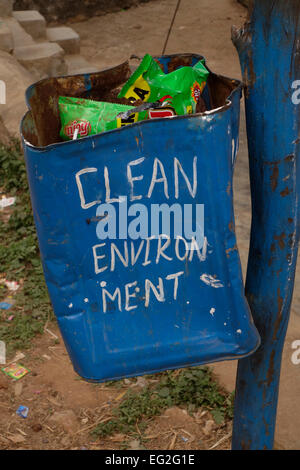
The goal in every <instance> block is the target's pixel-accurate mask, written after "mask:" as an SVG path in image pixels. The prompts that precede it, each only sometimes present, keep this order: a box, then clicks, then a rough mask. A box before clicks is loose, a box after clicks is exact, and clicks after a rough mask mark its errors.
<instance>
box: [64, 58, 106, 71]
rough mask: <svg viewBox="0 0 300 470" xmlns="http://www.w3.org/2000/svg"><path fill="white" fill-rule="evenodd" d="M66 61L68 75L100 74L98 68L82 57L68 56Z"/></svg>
mask: <svg viewBox="0 0 300 470" xmlns="http://www.w3.org/2000/svg"><path fill="white" fill-rule="evenodd" d="M65 61H66V64H67V68H68V72H67V73H68V75H77V74H84V73H94V72H99V69H98V67H96V66H94V65H92V64H91V63H90V62H88V61H87V60H86V59H85V58H84V57H82V56H81V55H66V56H65Z"/></svg>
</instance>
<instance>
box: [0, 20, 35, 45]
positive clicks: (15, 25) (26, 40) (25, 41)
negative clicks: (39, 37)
mask: <svg viewBox="0 0 300 470" xmlns="http://www.w3.org/2000/svg"><path fill="white" fill-rule="evenodd" d="M5 22H6V24H7V26H8V27H9V29H10V31H11V33H12V37H13V45H14V49H15V48H16V47H22V46H31V45H33V44H35V42H34V40H33V38H32V37H31V36H30V34H28V33H26V31H25V29H24V28H22V26H21V25H20V23H19V22H18V21H17V20H16V19H15V18H13V17H11V18H6V21H5Z"/></svg>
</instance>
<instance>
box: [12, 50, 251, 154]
mask: <svg viewBox="0 0 300 470" xmlns="http://www.w3.org/2000/svg"><path fill="white" fill-rule="evenodd" d="M178 55H180V56H182V57H189V56H198V57H199V60H201V59H204V60H206V59H205V57H204V56H202V55H201V54H195V53H182V54H180V53H176V54H166V55H164V56H154V58H155V59H157V58H162V57H164V58H172V57H177V56H178ZM128 63H129V61H128V60H126V61H124V62H122V63H121V64H119V65H117V66H113V67H107V68H104V69H102V70H99V72H95V73H86V74H82V73H80V74H71V75H62V76H59V77H47V78H43V79H41V80H38V81H37V82H34V83H32V84H31V85H30V86H29V87H28V88H27V89H26V93H25V96H26V104H27V107H28V110H27V111H26V113H25V114H24V116H23V118H22V120H21V123H20V134H21V137H22V141H23V142H24V143H25V144H26V145H28V146H30V147H31V148H33V149H35V150H37V151H40V152H43V151H49V150H51V149H53V148H56V147H58V146H61V145H72V144H73V145H74V144H76V142H77V143H78V141H87V140H88V139H90V140H93V139H95V138H97V140H98V139H101V136H103V135H105V136H106V135H108V134H110V133H112V132H118V133H119V132H125V131H126V130H127V127H122V128H118V129H112V130H109V131H105V132H101V133H98V134H93V135H89V136H86V137H82V138H80V139H77V140H75V141H73V140H69V141H63V142H55V143H52V144H48V145H45V146H39V145H33V144H32V143H31V142H29V141H28V140H27V139H26V138H25V137H24V134H23V125H24V121H25V119H26V117H27V116H28V115H29V114H30V113H31V107H30V104H29V101H28V94H29V91H30V90H31V89H33V88H34V87H36V86H37V85H39V84H40V83H42V82H44V81H46V80H51V79H64V78H69V77H84V76H90V75H98V74H100V73H103V72H105V71H108V70H114V69H115V68H117V67H120V66H122V65H126V64H128ZM205 67H206V68H207V69H208V70H209V72H210V73H213V72H211V70H210V69H209V67H208V66H207V64H206V63H205ZM214 75H215V76H216V77H220V78H226V79H227V80H231V82H232V83H234V84H235V85H236V86H235V88H234V89H233V90H232V91H231V93H230V94H229V95H228V97H227V98H226V100H225V104H224V105H222V106H219V107H217V108H213V109H211V110H208V111H204V112H202V113H193V114H186V115H181V116H172V117H168V118H156V119H153V120H151V119H148V120H145V121H138V122H135V123H132V124H131V125H130V128H131V127H136V126H144V125H155V123H159V122H162V121H166V119H168V120H170V119H172V120H173V119H193V118H196V117H197V118H206V117H207V116H215V115H217V114H220V113H223V112H225V111H228V109H230V108H231V107H232V100H231V97H232V96H233V95H234V94H235V93H238V92H240V93H242V90H243V89H244V88H245V84H244V83H243V82H242V81H241V80H239V79H235V78H230V77H226V76H225V75H221V74H214Z"/></svg>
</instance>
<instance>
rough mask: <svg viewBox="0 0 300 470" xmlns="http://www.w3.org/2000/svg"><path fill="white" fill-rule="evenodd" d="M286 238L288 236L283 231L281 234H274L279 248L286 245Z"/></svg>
mask: <svg viewBox="0 0 300 470" xmlns="http://www.w3.org/2000/svg"><path fill="white" fill-rule="evenodd" d="M285 238H286V235H285V233H284V232H282V233H281V234H280V235H274V240H276V241H277V242H278V245H279V248H280V249H281V250H283V249H284V247H285V241H284V239H285Z"/></svg>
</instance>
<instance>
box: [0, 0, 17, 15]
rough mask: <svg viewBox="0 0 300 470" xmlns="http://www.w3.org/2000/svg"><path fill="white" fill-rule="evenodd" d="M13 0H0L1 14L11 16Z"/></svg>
mask: <svg viewBox="0 0 300 470" xmlns="http://www.w3.org/2000/svg"><path fill="white" fill-rule="evenodd" d="M13 3H14V0H1V5H0V7H1V8H0V15H1V16H11V15H12V9H13Z"/></svg>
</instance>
